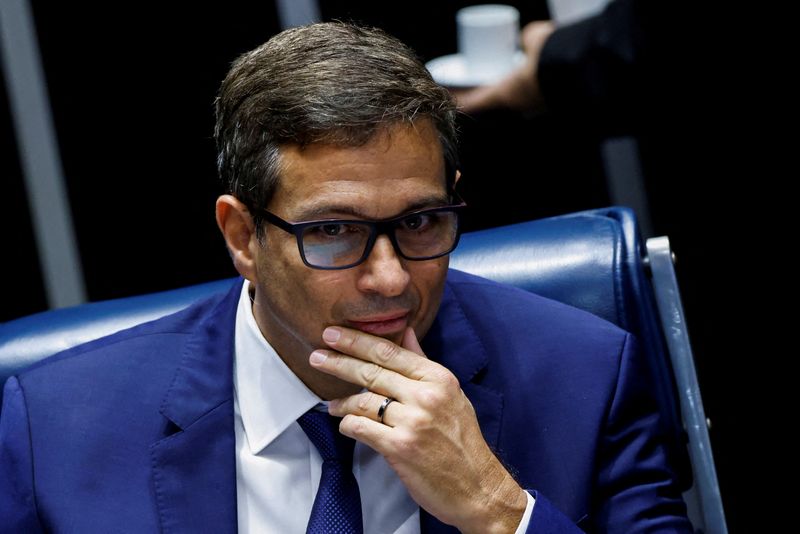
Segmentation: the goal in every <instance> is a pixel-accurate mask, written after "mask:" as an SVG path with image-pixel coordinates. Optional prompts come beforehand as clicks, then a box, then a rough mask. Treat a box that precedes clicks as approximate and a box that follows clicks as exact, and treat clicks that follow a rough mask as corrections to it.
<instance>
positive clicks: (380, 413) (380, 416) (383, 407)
mask: <svg viewBox="0 0 800 534" xmlns="http://www.w3.org/2000/svg"><path fill="white" fill-rule="evenodd" d="M395 400H396V399H393V398H391V397H386V398H385V399H383V402H382V403H381V406H380V408H378V421H379V422H381V423H383V416H384V415H386V407H387V406H389V405H390V404H391V403H393V402H394V401H395Z"/></svg>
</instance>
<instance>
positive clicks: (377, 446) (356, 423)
mask: <svg viewBox="0 0 800 534" xmlns="http://www.w3.org/2000/svg"><path fill="white" fill-rule="evenodd" d="M392 431H393V429H392V428H391V427H389V426H387V425H384V424H381V423H378V422H377V421H373V420H372V419H370V418H369V417H361V416H359V415H346V416H345V417H344V419H342V422H341V423H339V432H341V433H342V434H344V435H345V436H347V437H349V438H353V439H354V440H356V441H360V442H361V443H363V444H365V445H367V446H368V447H369V448H371V449H373V450H375V451H377V452H378V453H379V454H383V455H385V454H386V453H387V452H388V446H387V445H388V444H389V443H390V442H391V432H392Z"/></svg>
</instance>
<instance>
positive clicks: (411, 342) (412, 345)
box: [400, 326, 427, 358]
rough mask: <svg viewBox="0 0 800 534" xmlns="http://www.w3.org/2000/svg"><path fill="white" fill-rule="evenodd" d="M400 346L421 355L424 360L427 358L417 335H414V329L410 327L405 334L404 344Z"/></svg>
mask: <svg viewBox="0 0 800 534" xmlns="http://www.w3.org/2000/svg"><path fill="white" fill-rule="evenodd" d="M400 346H401V347H403V348H404V349H406V350H410V351H411V352H414V353H416V354H419V355H420V356H422V357H423V358H427V356H425V353H424V352H423V351H422V347H420V345H419V341H418V340H417V334H415V333H414V329H413V328H411V327H410V326H409V327H407V328H406V331H405V333H403V343H402V344H401V345H400Z"/></svg>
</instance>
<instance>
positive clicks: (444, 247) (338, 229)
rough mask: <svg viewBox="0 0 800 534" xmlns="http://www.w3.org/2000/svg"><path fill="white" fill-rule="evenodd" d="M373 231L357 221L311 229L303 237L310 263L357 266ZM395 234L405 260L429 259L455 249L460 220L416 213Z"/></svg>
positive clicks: (452, 215) (442, 213) (451, 215)
mask: <svg viewBox="0 0 800 534" xmlns="http://www.w3.org/2000/svg"><path fill="white" fill-rule="evenodd" d="M373 229H374V226H372V225H370V224H368V223H359V222H357V221H348V222H346V223H320V224H315V225H312V226H309V227H307V228H305V229H304V231H303V235H302V244H303V251H304V254H305V257H306V261H307V262H308V263H309V264H311V265H314V266H318V267H339V266H343V265H350V264H353V263H357V262H359V261H360V260H361V259H362V257H363V256H364V254H365V252H366V248H367V246H368V244H369V241H370V235H371V233H372V231H373ZM374 231H377V229H375V230H374ZM393 231H394V236H395V240H396V242H397V246H398V247H399V249H400V253H401V254H402V255H403V256H405V257H406V258H408V259H427V258H430V257H433V256H438V255H441V254H444V253H446V252H449V251H450V249H451V248H452V247H453V244H454V243H455V240H456V236H457V233H458V216H457V215H456V213H455V212H452V211H437V212H432V213H414V214H411V215H409V216H407V217H404V218H402V219H400V220H399V221H397V222H396V223H394V225H393Z"/></svg>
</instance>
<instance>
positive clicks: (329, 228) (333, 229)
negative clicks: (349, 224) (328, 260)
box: [320, 224, 343, 237]
mask: <svg viewBox="0 0 800 534" xmlns="http://www.w3.org/2000/svg"><path fill="white" fill-rule="evenodd" d="M320 229H321V230H322V232H323V233H324V234H325V235H327V236H330V237H334V236H337V235H339V234H340V233H342V230H343V225H341V224H323V225H322V226H321V227H320Z"/></svg>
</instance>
